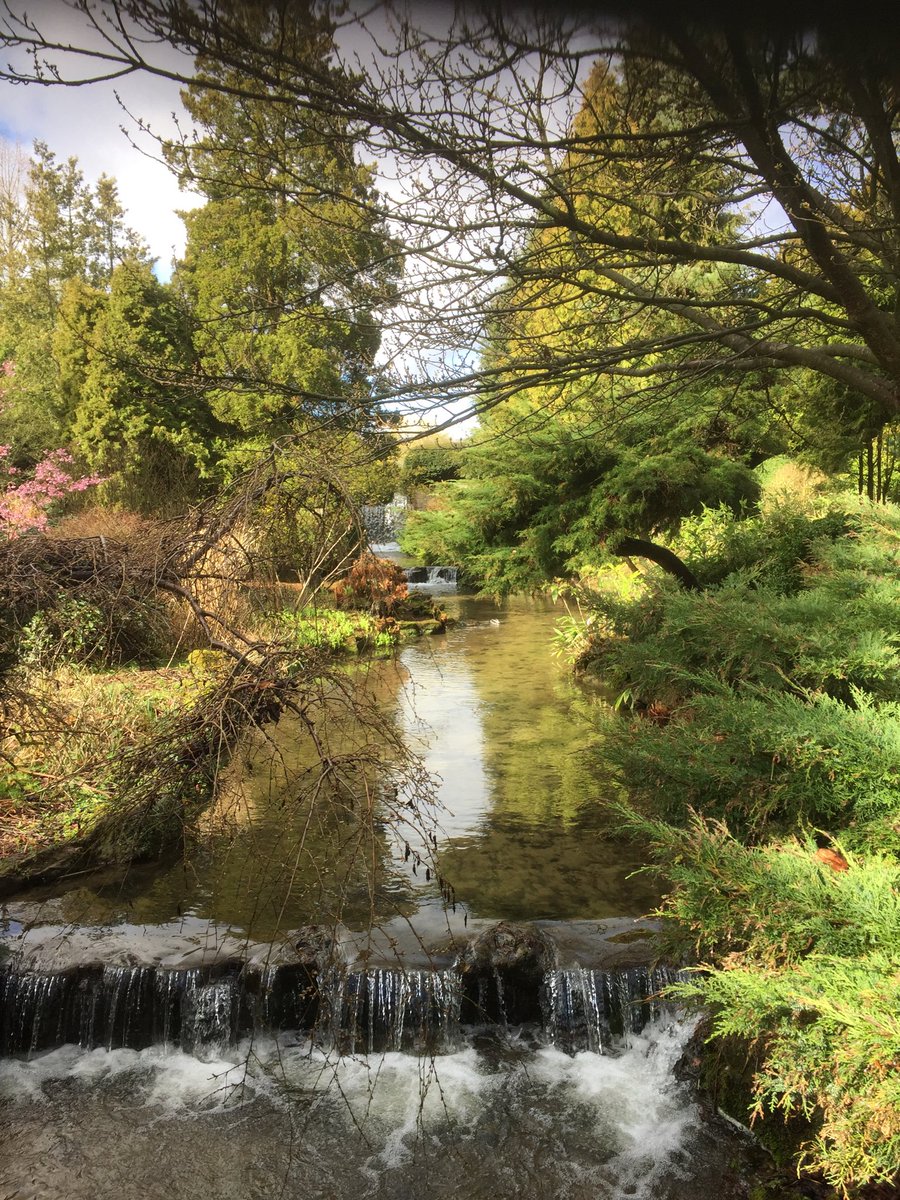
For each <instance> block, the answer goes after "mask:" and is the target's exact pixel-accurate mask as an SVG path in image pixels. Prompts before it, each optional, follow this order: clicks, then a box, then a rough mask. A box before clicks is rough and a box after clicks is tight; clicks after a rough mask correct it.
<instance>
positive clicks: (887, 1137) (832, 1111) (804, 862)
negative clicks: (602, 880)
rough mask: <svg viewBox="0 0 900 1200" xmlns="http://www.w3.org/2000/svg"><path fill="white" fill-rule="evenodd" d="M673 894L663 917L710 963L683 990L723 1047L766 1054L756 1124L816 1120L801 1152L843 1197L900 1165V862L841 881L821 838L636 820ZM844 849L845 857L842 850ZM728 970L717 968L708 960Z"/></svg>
mask: <svg viewBox="0 0 900 1200" xmlns="http://www.w3.org/2000/svg"><path fill="white" fill-rule="evenodd" d="M637 824H638V826H639V827H640V828H641V829H642V830H643V831H644V833H645V834H646V835H648V836H649V837H650V838H651V839H652V840H653V842H654V844H655V850H656V854H657V856H658V858H659V859H660V861H661V862H663V863H665V870H666V873H667V875H668V876H669V877H670V878H671V879H672V881H673V883H674V885H675V889H674V891H673V893H672V894H671V896H670V897H669V898H668V900H667V902H666V905H665V911H666V913H667V914H668V915H669V916H671V917H675V918H676V919H677V921H678V925H679V928H680V929H681V931H682V934H681V936H682V940H683V942H684V943H687V942H691V943H692V944H693V949H694V951H695V952H696V953H697V954H699V955H700V956H701V957H702V958H705V959H706V960H707V964H708V965H707V966H705V968H704V970H703V972H701V973H698V974H697V975H696V976H695V978H694V980H693V981H692V982H691V983H689V984H685V985H679V986H677V987H676V988H675V989H674V990H675V991H677V992H678V993H679V994H680V995H681V996H682V997H684V998H688V999H693V1000H695V1001H698V1002H700V1003H702V1004H703V1005H704V1006H706V1007H707V1008H708V1009H709V1010H710V1011H711V1013H712V1036H713V1037H716V1038H733V1037H738V1038H740V1039H743V1040H745V1041H746V1042H749V1043H754V1044H756V1045H761V1046H762V1047H764V1054H763V1056H762V1063H761V1067H760V1069H759V1071H758V1073H757V1076H756V1078H755V1081H754V1090H755V1097H754V1098H753V1100H752V1102H751V1111H750V1117H751V1119H753V1120H754V1123H756V1122H762V1124H763V1132H764V1129H765V1122H766V1121H767V1120H770V1119H771V1115H772V1114H777V1116H778V1117H779V1118H780V1117H783V1116H801V1117H803V1118H806V1119H807V1120H809V1121H811V1122H812V1126H813V1135H812V1138H811V1139H810V1140H809V1141H808V1142H807V1143H806V1144H805V1145H804V1146H803V1147H802V1148H801V1150H800V1162H801V1163H802V1164H803V1166H804V1167H806V1168H807V1169H808V1170H812V1171H821V1172H822V1173H823V1174H824V1175H825V1177H826V1179H827V1180H828V1181H829V1182H830V1183H831V1184H833V1185H834V1186H835V1187H837V1188H838V1189H839V1190H840V1191H841V1192H846V1191H848V1190H850V1189H852V1188H854V1187H856V1186H857V1185H859V1184H862V1183H865V1182H867V1181H870V1180H883V1181H886V1182H889V1181H891V1180H892V1179H893V1177H894V1175H895V1174H896V1171H897V1169H898V1164H900V864H898V863H897V862H896V860H894V859H891V858H888V857H885V856H881V855H872V856H870V857H868V858H867V859H865V860H857V859H856V858H854V856H853V855H852V854H850V852H849V851H847V855H848V858H847V860H845V861H847V869H846V870H841V871H835V870H833V869H832V868H831V867H830V866H828V865H827V864H826V863H823V862H822V861H821V860H820V859H819V858H818V857H817V850H816V845H815V843H814V842H813V841H811V840H800V839H796V838H795V839H790V840H788V841H786V842H782V843H778V844H774V845H771V846H766V847H758V848H748V847H746V846H742V845H741V844H740V842H738V841H736V840H735V839H734V838H733V837H732V836H731V835H730V834H729V833H728V831H727V830H726V829H725V828H724V826H722V825H719V824H715V823H712V824H711V823H708V822H703V821H700V820H696V819H695V820H693V821H692V822H691V823H690V825H689V827H688V828H687V829H684V830H673V829H672V828H671V827H670V826H667V825H665V824H664V823H662V822H653V821H647V820H642V819H640V818H638V819H637ZM843 848H844V849H845V850H846V847H843ZM710 958H713V959H714V960H717V961H718V964H719V965H709V959H710Z"/></svg>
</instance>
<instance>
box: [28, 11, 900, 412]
mask: <svg viewBox="0 0 900 1200" xmlns="http://www.w3.org/2000/svg"><path fill="white" fill-rule="evenodd" d="M6 7H7V16H6V20H5V41H6V43H7V46H8V47H9V48H10V49H12V50H13V51H19V50H23V49H24V50H27V51H29V52H31V53H32V54H33V55H34V56H35V57H34V58H33V60H32V64H31V65H30V66H29V67H27V68H22V69H21V70H16V69H15V68H7V69H6V71H5V74H6V76H7V77H10V76H12V77H15V78H35V77H40V78H41V79H42V81H43V82H48V81H50V82H55V81H58V80H62V81H66V80H70V79H73V78H78V79H84V78H86V77H87V76H89V75H90V74H91V63H88V69H87V74H86V73H85V60H84V59H83V58H80V59H78V60H77V62H76V61H74V60H72V59H71V57H69V56H68V51H69V50H70V49H71V42H70V41H61V40H60V39H59V38H58V37H57V36H55V34H54V30H53V28H52V22H48V24H47V25H46V27H45V26H42V24H41V21H40V20H38V21H36V22H35V21H25V19H24V14H23V13H19V12H18V11H17V8H16V5H15V4H14V3H12V2H8V3H7V5H6ZM76 7H79V8H81V9H82V11H83V13H84V17H85V22H86V25H85V32H84V42H83V44H84V45H90V46H91V53H92V55H93V59H92V62H93V72H94V74H95V75H96V76H97V77H99V76H101V75H102V76H104V77H106V76H109V75H115V74H122V73H129V72H133V71H151V72H157V73H160V74H166V75H167V76H170V77H171V75H172V74H173V73H174V74H175V75H176V76H179V77H182V78H183V79H184V82H185V83H186V84H187V85H191V86H193V87H199V88H200V89H201V90H202V92H203V93H204V94H205V95H207V96H212V95H213V94H219V95H221V96H226V95H227V96H228V97H230V98H231V99H232V101H234V100H235V99H237V100H239V102H240V104H241V105H242V106H245V107H246V108H247V111H249V110H251V109H252V108H253V106H259V105H262V106H264V107H265V111H266V113H267V117H266V121H267V123H271V124H273V125H274V124H277V123H278V120H279V119H280V120H281V121H282V123H284V122H285V121H286V120H287V118H286V117H284V116H282V117H280V118H277V117H276V114H279V113H280V114H291V116H292V118H296V117H297V116H298V115H302V119H303V120H304V121H305V122H309V123H311V124H312V125H313V126H315V125H316V123H321V122H328V123H329V128H330V129H331V130H334V129H339V130H345V131H346V137H347V139H349V140H351V141H352V142H353V143H355V144H356V145H357V146H359V147H361V148H362V149H361V153H362V155H363V156H364V157H365V156H368V157H370V158H371V159H373V160H374V161H375V162H376V163H377V164H379V170H380V171H381V173H382V175H383V176H384V178H385V180H386V181H387V182H388V183H389V186H390V192H389V195H388V190H387V188H383V189H382V194H380V195H379V194H377V193H375V192H368V193H367V192H366V191H365V190H364V189H363V190H361V191H360V193H359V194H358V195H355V196H354V197H353V198H352V200H351V202H352V203H353V204H355V205H357V206H358V208H359V210H360V212H367V213H369V214H371V218H372V219H373V220H375V221H383V220H390V222H391V228H392V231H393V233H394V235H395V236H396V237H397V239H398V240H399V241H400V242H401V243H402V246H403V250H404V253H405V256H406V262H407V274H406V282H405V284H404V289H403V290H404V294H403V297H402V302H401V303H399V304H398V305H397V306H396V307H395V309H394V311H393V314H392V318H391V330H390V333H389V336H388V338H387V347H386V349H387V352H388V354H390V355H392V356H393V357H392V358H391V359H390V361H391V362H392V365H393V367H394V370H393V372H392V373H389V384H390V385H391V387H392V389H393V395H394V396H395V397H396V396H402V397H404V398H407V399H414V398H416V397H419V398H421V397H423V396H426V395H427V396H428V397H429V398H431V399H432V400H437V401H441V402H447V401H449V400H452V399H454V398H457V399H458V398H462V399H464V400H466V401H469V402H470V401H471V399H472V397H473V396H475V395H477V396H478V397H479V403H480V404H481V406H482V407H484V406H485V405H487V404H494V403H497V402H499V401H501V400H502V399H504V398H505V397H507V396H509V395H510V394H512V393H513V392H515V391H516V390H518V389H520V388H521V387H523V386H533V385H535V384H539V383H544V382H553V381H557V380H560V379H566V378H576V379H579V380H584V381H590V380H592V379H597V378H603V379H607V380H608V379H615V380H617V381H619V382H620V384H621V387H622V389H623V391H625V392H627V389H629V388H637V387H638V386H640V388H641V397H642V402H649V401H650V399H651V398H652V397H655V396H656V395H668V394H671V393H672V392H673V391H677V389H678V388H679V387H680V386H681V385H682V383H683V381H684V380H685V379H688V378H690V379H697V378H700V379H708V378H712V377H715V378H727V379H728V380H730V381H736V382H737V381H739V380H740V379H741V378H742V377H743V376H745V375H746V374H747V373H750V374H751V375H752V376H753V377H754V378H755V379H756V380H757V381H759V380H760V379H761V378H762V379H766V380H769V379H771V378H772V376H773V374H774V373H778V372H782V371H785V370H787V371H797V370H804V371H807V372H811V373H812V374H813V375H814V376H815V378H816V379H824V380H826V381H827V382H828V385H829V386H830V387H833V388H838V389H840V390H841V391H842V393H843V394H844V396H845V397H846V399H845V401H844V402H843V403H842V406H841V408H842V411H845V412H846V414H847V419H848V420H850V421H856V422H857V423H860V422H861V423H862V424H867V425H868V426H871V425H872V424H875V425H877V424H878V422H883V421H884V420H885V419H887V418H890V417H892V416H893V415H894V414H896V412H897V409H898V405H900V393H898V384H900V334H898V327H897V323H896V319H895V310H896V299H897V286H898V269H900V258H898V252H900V247H898V242H897V237H898V234H897V228H898V217H900V159H898V152H897V148H896V143H895V140H894V137H893V132H894V131H895V128H896V123H897V93H896V87H895V72H894V69H893V63H894V61H895V50H896V47H895V46H894V45H893V44H892V39H891V36H890V34H889V31H885V30H878V37H877V40H876V39H875V38H873V37H872V36H870V34H871V33H872V32H873V30H866V29H863V32H862V33H861V32H860V21H861V14H860V13H853V14H849V13H848V14H846V15H844V14H839V13H838V14H836V13H835V12H834V11H833V10H830V9H829V10H827V15H823V16H819V17H816V18H814V19H812V20H810V21H808V22H807V23H806V24H805V25H794V26H791V25H789V24H786V23H784V22H782V23H778V22H775V23H773V24H772V25H771V27H770V28H768V27H764V26H763V25H762V23H761V22H758V23H756V25H755V26H754V25H752V24H749V23H744V24H741V22H740V21H739V20H737V19H734V18H732V17H728V16H724V17H723V18H722V19H721V20H718V21H715V20H714V19H713V18H711V17H709V16H708V15H707V16H704V17H703V18H702V19H692V18H691V16H690V13H689V12H688V13H687V14H683V13H680V12H679V13H676V12H674V11H670V10H668V9H665V8H662V7H659V6H649V5H636V6H634V7H633V8H630V9H629V12H628V15H627V16H624V15H621V14H620V13H619V12H618V11H613V10H608V11H606V12H605V13H604V12H603V11H602V10H597V9H595V8H593V7H592V8H590V9H588V8H584V9H582V10H575V9H571V10H562V11H559V10H554V11H550V10H549V9H546V8H534V9H532V10H516V11H515V12H514V13H509V14H504V15H501V14H500V13H499V12H498V11H497V10H496V9H495V8H493V7H488V6H479V5H476V4H471V5H462V6H457V8H456V9H455V10H454V13H453V14H452V15H448V16H447V18H446V20H444V18H441V19H436V18H435V15H434V13H433V11H432V10H430V9H428V8H427V7H425V6H422V7H420V8H416V6H415V5H412V6H402V5H396V6H395V5H392V4H387V5H383V6H375V7H374V8H371V7H366V8H365V9H363V8H358V7H356V6H351V8H350V11H349V12H348V11H346V10H345V7H344V6H343V5H341V6H336V5H335V6H332V5H331V4H330V3H328V2H327V0H326V3H322V4H316V5H315V6H314V7H313V8H312V10H311V13H312V17H313V18H314V22H317V23H319V25H318V26H317V27H319V28H328V27H332V28H333V29H334V30H335V33H334V43H335V45H334V49H331V50H329V52H328V55H327V57H323V55H322V53H321V47H320V46H319V45H317V44H315V42H316V39H315V38H314V37H313V38H311V39H309V40H308V41H306V42H304V41H300V42H298V41H297V39H296V38H295V37H293V35H292V34H291V32H290V21H289V20H287V19H286V17H287V14H289V12H290V11H291V7H292V6H290V5H287V4H285V3H270V4H268V5H265V6H262V8H263V9H264V12H265V14H266V16H265V21H264V22H262V21H261V18H260V17H259V15H258V14H259V12H260V7H261V6H258V5H245V4H242V3H240V2H239V0H231V2H230V3H227V4H224V5H223V4H219V3H215V4H213V3H211V2H201V3H198V4H194V5H190V6H187V5H185V6H180V5H179V6H172V5H169V4H167V3H162V2H161V0H129V2H128V3H127V4H126V3H119V2H117V0H106V2H105V3H103V4H101V5H98V6H96V7H95V6H93V5H88V4H85V5H83V6H81V5H79V6H76ZM109 18H113V19H109ZM118 19H120V20H118ZM117 23H118V24H119V25H120V28H121V30H123V31H124V32H117V28H116V26H117ZM262 25H264V29H262V32H261V26H262ZM97 29H101V30H102V31H103V42H102V44H99V43H98V42H97V40H96V30H97ZM130 31H135V32H139V33H140V38H139V39H138V38H137V37H131V36H129V33H130ZM92 39H93V40H92ZM170 47H175V48H177V49H178V50H180V51H183V52H184V53H185V55H187V56H190V57H189V58H188V57H186V58H185V59H184V68H183V71H179V68H178V66H177V65H176V66H175V67H174V68H173V65H172V63H173V60H172V56H171V53H169V54H168V56H167V57H166V58H165V61H163V56H162V51H163V49H164V48H166V49H168V48H170ZM17 61H22V60H21V59H19V60H17ZM192 62H196V63H197V66H196V67H193V66H191V65H190V64H191V63H192ZM596 63H600V64H601V66H600V68H595V72H594V75H591V74H590V72H589V71H588V70H587V67H588V66H589V65H590V64H596ZM597 70H599V71H600V74H601V75H608V76H610V77H612V78H614V79H615V80H616V81H617V84H618V86H617V87H615V88H612V89H606V90H601V91H598V90H597V88H596V79H597ZM79 72H80V74H79ZM209 103H212V101H209ZM579 113H580V114H581V116H580V118H579V119H578V120H576V119H575V118H576V114H579ZM319 127H321V124H320V125H319ZM598 165H600V166H602V167H603V169H602V170H598V169H597V168H598ZM704 179H705V181H704ZM310 184H311V179H310V177H309V176H308V175H307V176H304V177H303V178H302V179H296V178H294V179H289V180H287V181H286V182H282V181H279V183H278V187H277V188H276V189H275V190H274V191H269V184H267V183H262V184H261V187H262V189H263V190H264V191H266V192H267V194H269V195H273V194H275V191H277V190H278V189H282V190H283V193H284V194H285V195H286V196H287V197H289V198H290V200H291V201H292V202H301V201H305V203H306V204H307V205H308V204H309V202H310V201H309V188H310ZM316 191H317V194H318V196H319V197H324V196H327V195H328V194H329V192H330V191H331V182H330V180H329V179H328V178H327V176H326V177H324V178H322V179H319V180H318V181H317V183H316ZM625 211H627V213H628V220H627V221H626V222H624V223H623V221H622V219H621V218H622V214H623V212H625ZM535 229H539V230H541V231H542V232H543V234H544V236H545V237H546V239H547V240H548V243H549V244H553V243H554V242H555V241H561V240H565V241H566V243H567V244H568V246H569V247H570V249H571V254H572V263H573V264H577V266H569V267H568V268H562V267H561V266H560V265H559V263H556V262H554V261H553V257H552V255H550V256H548V255H546V254H543V253H542V254H535V253H531V254H528V255H525V256H524V257H523V251H524V250H525V248H526V247H527V246H529V245H532V246H533V245H534V242H533V241H532V240H531V239H532V237H533V234H534V231H535ZM585 267H589V276H590V278H589V279H588V277H587V275H586V274H585V271H584V268H585ZM561 274H562V275H565V276H566V282H567V283H568V284H569V285H570V286H571V287H573V288H575V289H576V290H577V291H578V292H579V293H580V295H581V298H582V303H583V305H584V310H585V319H586V320H587V319H591V320H593V321H595V322H596V321H599V322H600V323H602V325H603V328H604V330H605V333H606V335H607V336H605V337H603V338H600V339H596V340H594V341H593V343H592V344H590V345H582V344H581V343H580V342H579V341H578V339H572V341H571V342H570V343H569V344H565V345H564V344H558V345H554V346H553V347H552V348H550V350H549V352H548V349H547V347H545V346H544V345H543V344H542V343H540V342H532V341H529V340H522V341H520V343H519V344H518V345H517V347H516V355H515V372H514V378H513V373H512V372H511V371H510V370H509V369H508V368H504V369H503V370H498V369H497V368H494V367H492V366H490V365H489V362H490V359H489V356H488V358H487V359H486V360H484V361H486V362H487V363H488V365H484V366H483V365H482V360H481V358H480V354H481V352H482V351H483V350H484V349H485V348H486V347H485V339H486V337H487V339H488V348H489V343H490V335H489V334H487V335H486V333H485V329H484V317H485V314H486V313H487V311H488V310H489V309H490V311H491V312H492V313H493V314H494V318H495V322H496V326H495V327H497V328H500V327H502V319H501V318H502V315H503V314H502V301H501V302H500V308H499V309H498V293H499V292H502V288H503V286H505V285H506V284H507V283H508V281H509V280H510V278H512V277H516V278H519V279H522V278H527V279H528V281H529V285H530V286H531V287H532V288H533V289H534V290H535V292H536V293H539V292H540V290H541V289H542V288H546V289H552V288H553V287H556V286H558V285H559V283H560V281H561ZM588 314H592V315H591V316H590V317H589V316H588ZM663 317H664V318H665V319H664V320H662V319H661V318H663ZM401 347H402V348H403V350H404V355H403V357H402V358H397V356H396V354H397V352H398V351H399V349H400V348H401ZM648 382H649V383H650V384H651V385H652V391H650V392H648V390H647V388H646V386H645V385H646V384H647V383H648ZM756 386H759V383H758V382H757V385H756ZM832 411H834V407H833V406H832Z"/></svg>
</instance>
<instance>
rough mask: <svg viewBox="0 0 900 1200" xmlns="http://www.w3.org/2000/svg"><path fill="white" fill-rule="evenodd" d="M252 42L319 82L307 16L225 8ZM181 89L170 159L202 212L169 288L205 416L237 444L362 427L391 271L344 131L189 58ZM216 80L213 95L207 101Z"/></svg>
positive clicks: (321, 54) (322, 56)
mask: <svg viewBox="0 0 900 1200" xmlns="http://www.w3.org/2000/svg"><path fill="white" fill-rule="evenodd" d="M237 7H238V9H239V12H240V19H241V20H242V21H244V22H246V24H247V25H248V33H249V35H250V36H251V37H252V39H253V40H255V42H258V43H259V44H261V45H265V46H267V47H274V46H275V45H276V44H277V45H278V46H279V47H281V48H282V49H283V50H284V51H285V53H287V54H289V56H291V57H293V58H296V57H298V56H302V57H304V58H307V59H310V60H312V61H314V62H315V63H316V64H317V66H318V68H319V69H321V70H327V69H328V68H327V61H328V55H329V53H330V51H331V48H332V46H331V27H330V25H328V24H327V23H325V22H323V21H320V20H319V19H318V18H316V17H315V16H314V15H313V12H312V10H311V8H309V7H306V6H304V5H290V6H277V7H276V8H273V7H271V6H259V8H252V9H251V8H249V7H246V6H237ZM198 75H199V80H198V82H197V83H196V84H194V85H192V86H191V87H189V88H188V89H187V90H186V91H185V92H184V93H183V98H184V102H185V105H186V107H187V109H188V111H189V113H190V115H191V117H192V118H193V120H194V122H195V125H196V128H195V131H194V137H193V139H185V140H184V141H182V142H181V143H180V144H177V145H176V144H170V145H168V147H167V150H166V152H167V156H168V158H169V160H170V162H171V163H172V164H173V165H174V166H175V167H176V168H177V169H178V171H179V175H180V178H181V181H182V183H183V184H184V185H187V186H190V187H192V188H194V189H196V190H199V191H201V192H202V193H203V194H205V196H206V197H207V202H206V204H205V205H204V206H203V207H202V208H199V209H197V210H195V211H193V212H189V213H186V214H184V220H185V223H186V225H187V231H188V242H187V249H186V252H185V256H184V259H183V261H182V262H181V263H180V264H179V267H178V271H177V283H178V286H179V287H180V288H181V289H182V290H183V293H184V295H185V296H186V297H187V299H188V300H189V302H190V304H191V307H192V309H193V311H194V315H195V319H196V323H197V325H196V334H195V345H196V348H197V351H198V354H199V356H200V362H201V365H202V369H203V371H204V373H205V374H206V375H207V376H208V377H209V381H210V386H211V403H212V406H213V409H214V411H215V412H216V415H217V416H218V417H219V418H220V419H222V420H224V421H227V422H228V423H229V424H231V425H232V426H234V427H235V429H236V431H237V433H238V437H239V439H240V438H251V439H252V438H258V437H263V438H269V439H271V438H274V437H278V436H281V435H284V434H289V433H292V432H297V431H298V430H301V429H304V428H307V427H308V426H309V424H310V423H312V424H313V425H322V424H326V425H338V426H340V425H352V426H355V427H357V428H361V427H363V426H364V425H365V424H366V423H367V420H368V418H367V415H366V414H367V412H368V411H369V408H370V402H371V376H372V371H373V363H374V358H375V354H376V351H377V350H378V346H379V341H380V331H379V324H378V313H379V311H380V310H382V309H383V308H384V307H385V306H386V305H388V304H390V302H391V300H392V298H393V294H394V281H395V279H396V277H397V274H398V270H399V266H398V262H397V259H396V255H395V249H394V247H393V246H392V244H391V242H390V239H389V238H388V236H387V233H386V229H385V227H384V223H383V221H382V220H381V219H380V218H378V217H376V216H373V215H372V213H371V208H372V206H373V203H374V194H373V190H372V185H371V173H370V171H368V170H367V169H366V168H364V167H362V166H361V165H360V164H359V163H357V161H356V159H355V154H354V146H353V140H352V137H351V135H350V131H349V129H348V126H347V123H346V122H345V121H343V120H340V119H331V118H329V117H327V116H323V115H322V114H311V113H310V112H309V111H308V110H305V109H304V108H302V107H300V106H295V105H289V104H285V103H283V102H281V103H279V100H280V101H283V100H284V98H285V95H286V94H287V81H285V82H284V83H282V81H281V80H280V79H279V78H278V77H277V73H276V77H275V78H273V79H271V80H270V81H269V82H268V83H267V87H266V93H267V94H266V96H265V97H261V98H255V97H254V98H250V97H248V96H247V95H246V94H243V93H244V92H245V90H246V89H245V88H244V87H243V86H242V85H243V84H244V83H245V82H246V81H245V80H244V79H243V77H242V75H241V73H240V72H238V71H234V70H232V69H231V68H229V67H227V66H225V65H223V64H221V63H217V62H215V61H213V60H211V59H208V58H206V59H200V60H198ZM208 81H215V84H216V86H217V89H218V90H215V91H210V90H208V88H207V86H206V83H207V82H208Z"/></svg>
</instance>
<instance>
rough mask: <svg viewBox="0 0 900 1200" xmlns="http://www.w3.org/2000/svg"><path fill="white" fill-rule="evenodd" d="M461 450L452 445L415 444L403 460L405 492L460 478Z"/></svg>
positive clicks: (402, 477)
mask: <svg viewBox="0 0 900 1200" xmlns="http://www.w3.org/2000/svg"><path fill="white" fill-rule="evenodd" d="M460 458H461V455H460V451H459V450H458V449H454V448H453V447H451V446H413V448H412V449H411V450H409V451H408V452H407V454H406V457H405V458H404V460H403V472H402V474H401V476H400V489H401V491H404V492H409V491H413V490H414V489H415V488H419V487H426V486H427V485H429V484H432V483H446V482H447V480H449V479H458V478H459V472H460V466H461V462H460Z"/></svg>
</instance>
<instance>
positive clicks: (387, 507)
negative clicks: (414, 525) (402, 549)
mask: <svg viewBox="0 0 900 1200" xmlns="http://www.w3.org/2000/svg"><path fill="white" fill-rule="evenodd" d="M408 508H409V501H408V500H407V498H406V496H404V495H403V494H402V492H396V493H395V494H394V498H393V500H392V501H391V502H390V504H364V505H363V506H362V509H361V514H362V521H363V526H364V527H365V531H366V537H367V538H368V540H369V545H370V546H371V547H372V548H373V549H377V548H378V547H380V546H389V545H396V543H397V540H398V538H399V537H400V534H401V533H402V532H403V526H404V525H405V524H406V514H407V510H408Z"/></svg>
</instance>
